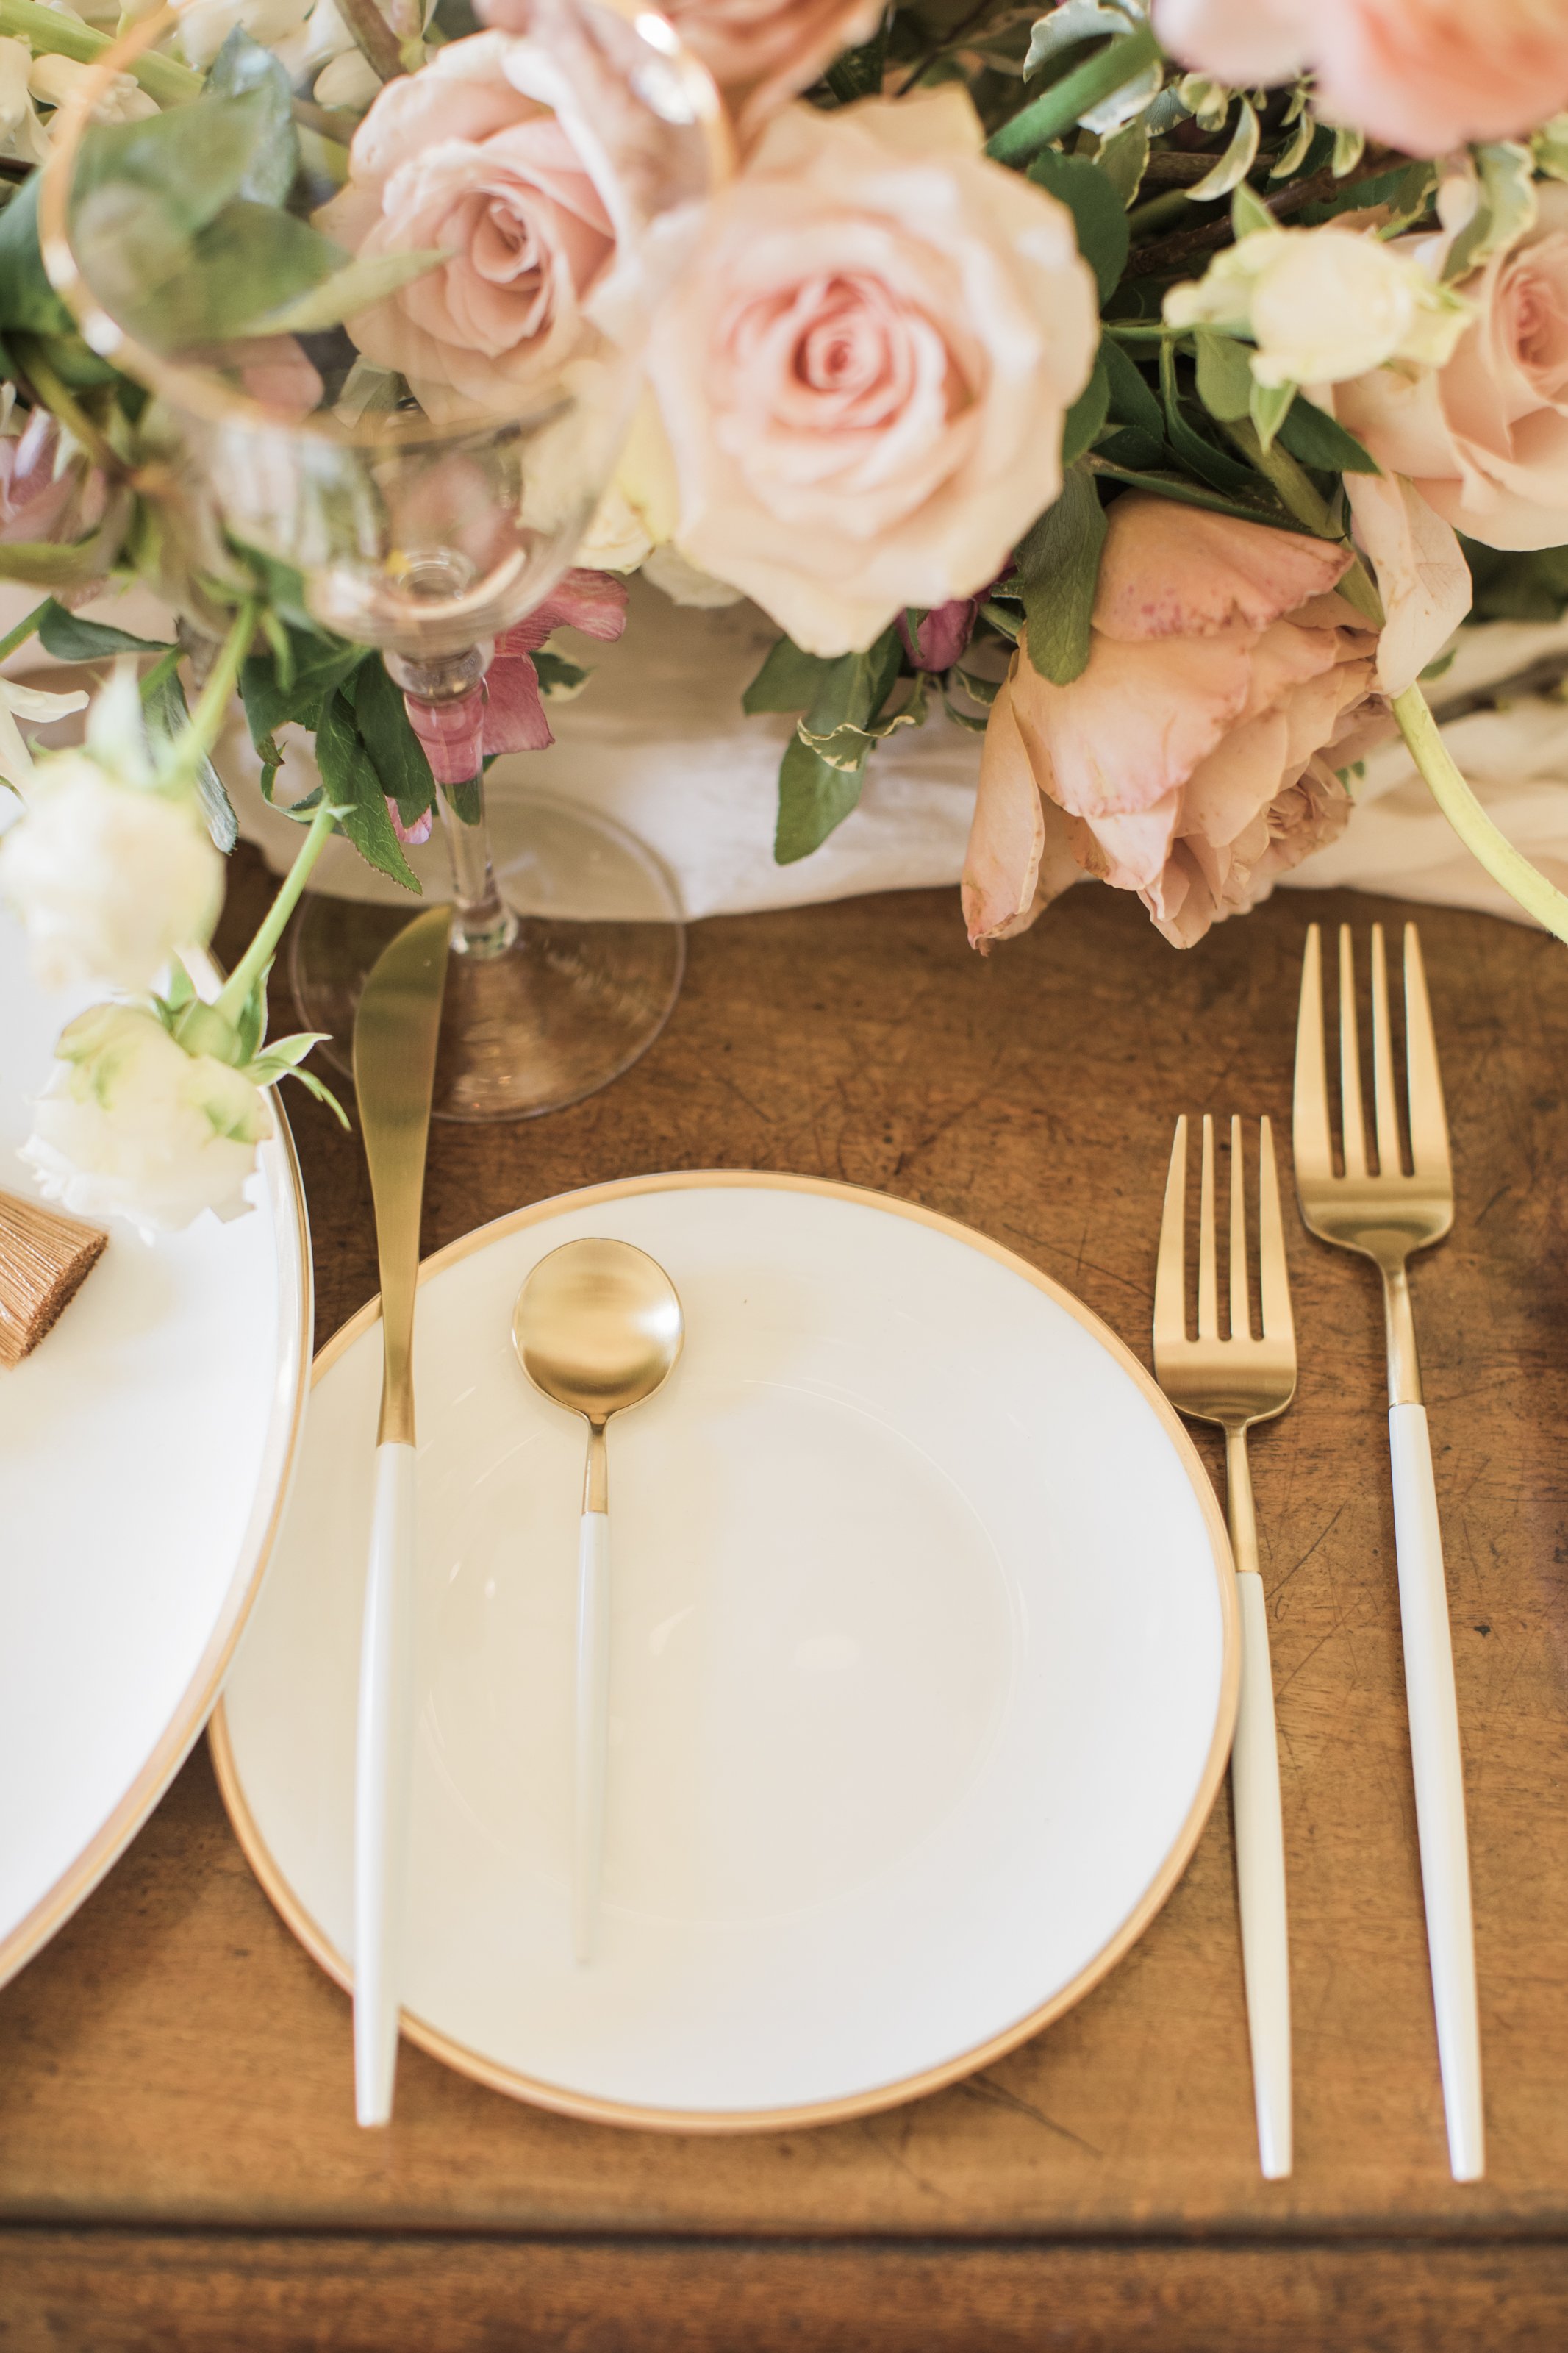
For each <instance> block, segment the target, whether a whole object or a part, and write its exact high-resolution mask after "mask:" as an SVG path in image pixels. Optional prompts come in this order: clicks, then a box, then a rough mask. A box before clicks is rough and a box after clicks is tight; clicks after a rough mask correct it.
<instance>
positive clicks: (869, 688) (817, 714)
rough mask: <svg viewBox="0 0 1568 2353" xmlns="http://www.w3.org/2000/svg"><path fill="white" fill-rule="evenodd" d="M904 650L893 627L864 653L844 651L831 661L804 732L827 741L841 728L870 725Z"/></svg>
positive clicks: (878, 710) (894, 674)
mask: <svg viewBox="0 0 1568 2353" xmlns="http://www.w3.org/2000/svg"><path fill="white" fill-rule="evenodd" d="M901 653H902V647H901V645H900V638H899V633H898V630H897V628H887V629H884V630H883V632H882V634H881V636H880V637H879V638H878V639H877V641H876V643H875V644H874V645H871V646H868V647H867V649H866V650H865V652H864V653H858V654H844V655H842V656H841V657H840V658H839V659H838V660H837V661H835V662H829V664H828V665H827V668H826V672H825V673H824V675H823V676H822V678H821V679H820V680H819V681H818V682H817V688H816V693H815V694H814V695H813V697H812V699H811V707H810V709H809V710H808V712H806V715H805V720H804V721H803V723H802V732H803V733H807V732H808V733H811V734H812V735H815V736H816V737H817V738H818V739H819V740H821V741H826V740H827V739H829V738H831V737H834V736H837V733H838V731H839V730H840V729H841V728H852V729H856V730H864V729H866V728H868V727H869V726H870V724H871V723H872V722H873V721H874V720H875V719H876V718H877V716H878V714H879V712H880V711H881V708H882V705H883V703H884V702H886V701H887V699H888V697H889V694H890V693H891V692H892V690H893V684H894V681H895V680H896V679H897V678H898V675H899V663H900V656H901ZM862 757H864V754H862Z"/></svg>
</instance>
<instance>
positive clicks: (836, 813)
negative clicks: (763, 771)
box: [773, 735, 865, 866]
mask: <svg viewBox="0 0 1568 2353" xmlns="http://www.w3.org/2000/svg"><path fill="white" fill-rule="evenodd" d="M864 774H865V771H864V767H863V766H862V767H858V768H836V767H833V766H831V765H829V763H828V762H827V761H826V760H824V759H820V758H819V757H818V756H817V754H816V753H815V752H814V751H813V750H812V749H811V747H810V745H809V744H803V743H802V742H801V740H800V738H799V736H798V735H796V736H795V737H793V738H792V739H791V742H790V744H789V748H788V750H787V751H786V752H785V754H784V758H783V760H782V761H781V762H780V764H779V813H778V823H777V825H776V827H775V828H774V832H773V860H774V863H775V864H776V865H779V866H793V865H794V864H795V860H797V859H801V858H809V857H810V855H811V853H812V851H813V850H814V849H820V848H821V846H822V844H823V843H824V842H825V841H826V839H827V837H828V835H829V834H830V833H831V832H832V831H833V829H834V828H835V827H836V826H840V825H842V824H843V822H844V820H845V818H847V816H848V815H849V812H850V810H851V809H852V808H853V807H855V804H856V802H857V801H858V799H859V797H860V786H861V782H862V780H863V777H864Z"/></svg>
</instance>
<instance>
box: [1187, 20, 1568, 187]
mask: <svg viewBox="0 0 1568 2353" xmlns="http://www.w3.org/2000/svg"><path fill="white" fill-rule="evenodd" d="M1154 29H1155V31H1156V32H1157V33H1158V34H1159V36H1160V38H1161V40H1162V41H1163V44H1164V46H1165V47H1166V48H1167V49H1169V50H1170V52H1171V54H1172V55H1173V57H1176V58H1180V59H1181V60H1182V62H1183V64H1184V65H1188V66H1192V67H1194V68H1195V69H1197V71H1198V72H1199V73H1204V74H1208V75H1210V76H1212V77H1213V79H1215V81H1222V82H1227V83H1229V84H1230V85H1231V87H1232V88H1247V89H1250V88H1251V87H1253V86H1254V85H1255V84H1256V83H1258V82H1281V81H1293V80H1294V79H1295V78H1296V76H1297V75H1298V74H1299V73H1301V72H1302V71H1304V70H1310V71H1311V72H1312V73H1313V74H1314V75H1315V76H1316V79H1317V89H1316V94H1315V96H1314V98H1313V101H1312V103H1313V108H1314V110H1315V111H1316V112H1317V113H1319V114H1320V115H1321V116H1322V117H1323V118H1324V119H1325V120H1326V121H1330V122H1350V123H1354V124H1355V125H1356V126H1357V128H1358V129H1360V130H1362V131H1364V132H1368V133H1369V134H1370V136H1371V137H1373V139H1381V140H1384V141H1386V142H1387V143H1388V145H1389V146H1391V147H1399V148H1402V149H1403V150H1404V152H1405V153H1406V154H1407V155H1441V154H1442V153H1444V152H1445V150H1447V148H1450V147H1458V146H1461V145H1463V144H1464V142H1466V141H1467V140H1470V139H1513V138H1516V137H1518V136H1519V134H1520V133H1521V132H1527V131H1530V130H1532V129H1533V128H1534V126H1535V125H1536V124H1537V123H1539V122H1544V121H1545V120H1546V118H1547V117H1548V116H1549V115H1551V114H1555V113H1556V111H1557V110H1558V108H1559V107H1561V106H1563V105H1564V104H1565V103H1568V10H1564V9H1563V7H1562V6H1561V5H1560V0H1489V5H1479V0H1154Z"/></svg>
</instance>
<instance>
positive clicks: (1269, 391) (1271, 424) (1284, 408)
mask: <svg viewBox="0 0 1568 2353" xmlns="http://www.w3.org/2000/svg"><path fill="white" fill-rule="evenodd" d="M1295 397H1296V387H1295V385H1293V384H1259V383H1258V382H1257V380H1256V378H1255V379H1254V381H1253V386H1252V403H1251V409H1250V414H1251V417H1252V422H1253V424H1254V425H1255V426H1256V427H1257V428H1258V439H1259V441H1261V443H1262V444H1263V447H1264V448H1266V449H1269V448H1273V446H1274V436H1275V435H1276V434H1277V433H1278V432H1279V427H1281V425H1283V424H1284V422H1285V419H1286V417H1287V416H1288V415H1289V408H1290V404H1291V402H1292V401H1293V400H1294V399H1295Z"/></svg>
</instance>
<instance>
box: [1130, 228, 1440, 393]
mask: <svg viewBox="0 0 1568 2353" xmlns="http://www.w3.org/2000/svg"><path fill="white" fill-rule="evenodd" d="M1164 315H1165V324H1166V325H1167V326H1168V327H1216V328H1218V329H1220V330H1221V331H1222V332H1225V333H1227V334H1233V335H1250V336H1251V338H1252V340H1253V342H1254V343H1256V345H1257V347H1258V348H1257V350H1256V352H1255V353H1254V354H1253V360H1252V373H1253V375H1254V376H1255V377H1256V378H1257V380H1258V383H1259V384H1260V385H1268V386H1278V385H1287V384H1342V383H1343V382H1345V381H1346V379H1347V378H1349V377H1351V376H1355V375H1365V373H1366V371H1367V370H1368V369H1369V368H1374V367H1381V366H1382V365H1383V364H1384V362H1385V361H1387V360H1395V359H1397V360H1412V361H1417V362H1421V363H1424V364H1434V363H1440V362H1441V361H1442V360H1444V359H1446V358H1447V355H1448V353H1450V352H1451V351H1452V350H1453V348H1454V345H1455V343H1457V342H1458V339H1459V337H1460V335H1461V334H1462V333H1463V332H1464V330H1465V327H1466V324H1467V322H1468V310H1467V306H1466V305H1465V304H1464V303H1463V302H1462V301H1459V299H1458V296H1457V295H1455V294H1454V293H1452V292H1451V291H1450V290H1448V289H1447V287H1444V286H1442V285H1440V284H1439V283H1438V282H1437V280H1436V279H1435V278H1434V277H1433V276H1432V275H1431V274H1430V272H1429V271H1428V270H1426V269H1424V268H1423V267H1422V266H1421V264H1420V262H1419V261H1417V260H1415V259H1413V258H1412V257H1411V256H1409V255H1408V254H1403V253H1396V252H1394V250H1393V248H1391V247H1389V246H1386V245H1384V244H1381V243H1380V242H1379V240H1378V239H1377V238H1376V237H1372V236H1369V235H1363V233H1361V232H1360V231H1357V230H1353V229H1343V228H1335V227H1333V226H1332V225H1329V226H1327V227H1322V228H1307V229H1285V228H1274V229H1269V228H1260V229H1254V230H1253V231H1252V233H1251V234H1250V235H1249V236H1247V237H1241V238H1239V239H1238V240H1237V243H1236V244H1235V245H1233V246H1229V247H1227V248H1226V249H1225V251H1224V252H1222V253H1219V254H1216V255H1215V259H1214V260H1213V261H1212V262H1211V263H1210V265H1209V268H1208V269H1207V271H1206V273H1205V276H1204V277H1203V278H1201V279H1197V280H1193V281H1191V282H1189V283H1188V284H1186V285H1183V286H1173V287H1172V288H1171V289H1170V290H1169V292H1168V293H1167V294H1166V296H1165V304H1164Z"/></svg>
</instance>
